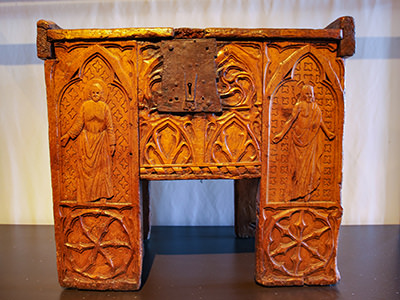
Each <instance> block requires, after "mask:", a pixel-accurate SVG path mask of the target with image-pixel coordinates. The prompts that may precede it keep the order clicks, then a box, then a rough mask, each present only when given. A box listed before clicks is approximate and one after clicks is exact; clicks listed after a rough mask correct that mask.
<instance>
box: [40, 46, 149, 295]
mask: <svg viewBox="0 0 400 300" xmlns="http://www.w3.org/2000/svg"><path fill="white" fill-rule="evenodd" d="M54 49H55V54H56V56H57V58H58V60H51V61H48V62H46V64H47V65H46V68H47V71H48V70H50V69H51V71H48V72H51V74H52V75H51V77H50V79H49V83H48V94H49V96H48V99H49V101H48V102H49V111H52V112H53V113H54V115H52V116H50V117H49V124H50V126H49V127H50V132H51V134H50V137H51V139H52V142H51V156H52V157H51V158H52V168H53V172H52V179H53V195H54V209H55V231H56V242H57V251H58V253H59V255H58V256H57V260H58V263H57V264H58V269H59V280H60V284H61V285H62V286H64V287H77V288H82V289H99V290H105V289H121V290H133V289H138V288H139V287H140V279H141V268H142V244H141V242H140V240H141V238H142V237H141V223H140V220H139V218H138V217H137V216H139V215H140V207H139V201H140V199H139V177H138V170H139V166H138V163H137V161H138V149H137V148H138V147H137V144H136V143H137V140H138V138H137V125H136V123H134V122H133V120H137V99H136V89H137V86H136V84H137V82H136V81H133V80H131V78H130V76H135V75H134V74H136V68H137V66H136V62H137V59H136V56H137V53H136V52H137V47H136V42H135V41H127V42H118V43H112V42H103V43H102V42H87V43H86V42H60V43H55V44H54ZM94 82H95V83H96V84H98V85H100V86H101V88H99V90H101V91H102V95H103V97H102V98H101V99H98V100H97V102H96V101H95V100H93V98H92V100H93V101H89V92H90V89H89V87H93V83H94ZM87 103H89V104H90V105H92V107H91V110H89V109H88V110H83V109H82V108H83V106H84V104H87ZM93 103H95V104H94V105H93ZM97 104H100V105H97ZM96 105H97V106H96ZM104 107H105V108H106V109H104V110H103V109H102V108H104ZM104 112H105V113H104ZM84 113H86V114H87V115H86V116H83V114H84ZM80 116H83V117H85V119H84V118H83V117H81V119H82V120H84V121H82V122H81V121H80V122H77V121H76V120H77V119H79V117H80ZM104 116H107V118H109V119H111V120H112V128H111V126H110V125H109V124H110V122H109V121H108V120H109V119H107V122H105V119H106V117H104ZM86 117H87V118H86ZM76 124H81V125H79V126H77V125H76ZM74 126H75V129H73V130H71V128H73V127H74ZM90 126H92V127H90ZM135 129H136V131H135ZM73 132H75V134H73ZM66 133H68V134H69V135H70V134H72V135H70V136H69V139H68V141H67V143H66V144H65V143H64V142H63V141H65V140H63V137H65V135H66ZM99 136H100V137H101V138H99ZM86 140H87V141H89V142H87V143H86V144H85V141H86ZM93 141H94V142H93ZM114 144H115V145H114ZM83 145H85V146H86V145H89V146H87V147H86V148H85V147H83ZM113 146H115V152H112V147H113ZM99 149H100V151H98V150H99ZM98 153H100V154H98ZM104 154H107V155H104ZM98 157H100V158H101V159H97V158H98ZM105 157H106V158H107V159H104V158H105ZM96 159H97V160H96ZM83 161H84V162H85V165H84V166H83V163H82V162H83ZM99 161H100V163H98V162H99ZM91 162H94V163H93V164H90V163H91ZM103 162H106V165H107V171H108V172H107V176H103V174H104V172H102V171H103V169H102V167H103V166H104V164H103ZM54 166H57V167H56V168H55V167H54ZM99 170H100V171H99ZM85 172H86V173H85ZM108 173H109V174H110V176H108ZM87 174H95V176H87ZM97 175H98V178H101V179H103V178H106V179H108V178H110V177H111V180H110V181H107V182H106V183H107V185H109V183H110V182H111V188H112V194H111V196H110V197H105V198H103V197H100V198H97V199H95V200H93V199H90V200H89V199H86V198H79V197H78V196H79V195H80V192H79V189H80V188H81V186H80V184H82V182H83V179H84V180H86V182H91V180H92V179H93V178H97ZM85 176H86V177H85ZM86 182H85V184H86ZM93 182H94V181H93ZM104 183H105V180H97V181H96V185H93V186H95V187H96V188H93V190H96V189H97V188H99V189H101V188H102V185H103V184H104ZM86 186H89V185H86ZM86 186H85V187H86ZM108 187H109V186H107V188H108ZM82 190H83V189H81V191H82Z"/></svg>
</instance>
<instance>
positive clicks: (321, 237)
mask: <svg viewBox="0 0 400 300" xmlns="http://www.w3.org/2000/svg"><path fill="white" fill-rule="evenodd" d="M341 215H342V210H341V208H339V207H337V206H336V205H335V204H333V203H331V204H329V203H328V204H327V203H314V204H313V205H312V206H307V205H302V206H297V205H290V206H281V205H273V204H271V205H268V206H267V207H265V208H264V211H263V216H264V218H265V222H264V225H263V228H262V234H263V237H264V238H263V241H262V250H260V251H262V252H263V253H262V260H261V262H262V263H261V264H260V266H259V270H258V279H257V280H258V281H259V282H261V283H262V284H264V285H303V284H309V285H312V284H333V283H336V282H337V281H338V280H339V277H340V276H339V272H338V270H337V265H336V248H337V239H338V230H339V225H340V220H341Z"/></svg>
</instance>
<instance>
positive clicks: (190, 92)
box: [187, 82, 192, 96]
mask: <svg viewBox="0 0 400 300" xmlns="http://www.w3.org/2000/svg"><path fill="white" fill-rule="evenodd" d="M187 86H188V93H189V95H190V96H191V95H192V83H191V82H189V83H188V84H187Z"/></svg>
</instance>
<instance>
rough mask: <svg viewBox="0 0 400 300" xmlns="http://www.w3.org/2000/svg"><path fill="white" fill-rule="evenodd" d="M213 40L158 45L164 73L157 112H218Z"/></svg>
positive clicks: (171, 42)
mask: <svg viewBox="0 0 400 300" xmlns="http://www.w3.org/2000/svg"><path fill="white" fill-rule="evenodd" d="M216 53H217V46H216V41H215V39H189V40H188V39H184V40H183V39H182V40H179V39H178V40H170V41H162V42H161V54H162V56H163V70H162V73H161V77H162V80H161V96H160V97H159V98H158V103H157V108H158V110H159V111H160V112H171V113H172V112H176V113H183V112H213V113H217V112H221V111H222V107H221V99H220V97H219V94H218V91H217V70H216V66H215V57H216Z"/></svg>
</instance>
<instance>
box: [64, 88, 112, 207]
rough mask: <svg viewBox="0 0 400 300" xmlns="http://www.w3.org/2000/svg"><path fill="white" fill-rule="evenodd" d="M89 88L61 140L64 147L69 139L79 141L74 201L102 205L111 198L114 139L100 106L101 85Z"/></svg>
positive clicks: (106, 114) (107, 114)
mask: <svg viewBox="0 0 400 300" xmlns="http://www.w3.org/2000/svg"><path fill="white" fill-rule="evenodd" d="M88 86H89V99H88V100H87V101H85V102H84V103H83V104H82V106H81V108H80V110H79V112H78V114H77V115H76V117H75V121H74V123H73V125H72V126H71V128H70V129H69V131H68V132H67V133H66V134H65V135H63V136H62V137H61V145H62V146H63V147H65V146H66V145H67V143H68V141H69V139H75V138H77V137H78V145H79V161H78V189H77V190H78V191H77V201H78V202H80V203H83V202H88V201H98V200H101V201H104V202H105V200H106V199H109V198H111V197H113V195H114V194H113V184H112V178H111V177H112V176H111V175H112V174H111V165H112V161H111V160H112V156H113V155H114V152H115V135H114V129H113V123H112V119H111V112H110V108H109V107H108V105H107V104H106V103H105V102H103V101H102V100H103V95H104V88H103V82H102V81H100V80H94V81H93V82H92V83H91V84H89V85H88Z"/></svg>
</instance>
